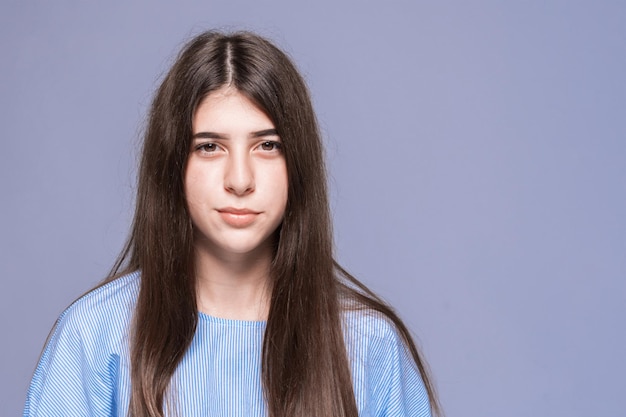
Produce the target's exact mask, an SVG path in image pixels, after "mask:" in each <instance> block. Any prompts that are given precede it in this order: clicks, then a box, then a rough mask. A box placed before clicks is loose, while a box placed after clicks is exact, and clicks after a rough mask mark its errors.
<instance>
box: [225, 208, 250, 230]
mask: <svg viewBox="0 0 626 417" xmlns="http://www.w3.org/2000/svg"><path fill="white" fill-rule="evenodd" d="M219 213H220V216H221V217H222V220H224V223H226V224H228V225H229V226H232V227H246V226H249V225H251V224H252V223H253V222H254V220H255V219H256V216H257V213H245V214H236V213H230V212H227V211H220V212H219Z"/></svg>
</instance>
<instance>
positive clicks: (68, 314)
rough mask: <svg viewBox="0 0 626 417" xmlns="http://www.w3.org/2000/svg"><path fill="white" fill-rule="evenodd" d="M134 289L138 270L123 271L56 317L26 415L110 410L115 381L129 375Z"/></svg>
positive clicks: (27, 401)
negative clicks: (123, 274) (117, 276)
mask: <svg viewBox="0 0 626 417" xmlns="http://www.w3.org/2000/svg"><path fill="white" fill-rule="evenodd" d="M138 290H139V274H138V273H133V274H129V275H125V276H122V277H120V278H117V279H115V280H113V281H111V282H109V283H107V284H104V285H102V286H100V287H98V288H96V289H94V290H92V291H90V292H88V293H87V294H85V295H84V296H82V297H80V298H79V299H78V300H76V301H75V302H74V303H72V305H70V306H69V307H68V308H67V309H66V310H65V311H64V312H63V313H62V314H61V315H60V316H59V319H58V320H57V323H56V325H55V326H54V328H53V331H52V333H51V335H50V338H49V340H48V342H47V344H46V347H45V348H44V351H43V352H42V355H41V358H40V360H39V363H38V365H37V368H36V369H35V373H34V374H33V378H32V380H31V384H30V388H29V390H28V395H27V399H26V405H25V408H24V416H50V415H113V413H112V411H111V404H113V403H114V401H115V400H114V397H115V392H116V389H115V386H116V384H117V382H116V381H120V380H121V381H125V380H127V378H128V375H127V373H128V372H127V364H128V341H129V333H130V323H131V318H132V314H133V310H134V306H135V300H136V298H137V294H138ZM122 391H123V392H122V393H121V394H122V395H124V394H123V393H124V392H125V391H124V390H122Z"/></svg>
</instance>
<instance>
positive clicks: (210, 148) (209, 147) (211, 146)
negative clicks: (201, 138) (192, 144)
mask: <svg viewBox="0 0 626 417" xmlns="http://www.w3.org/2000/svg"><path fill="white" fill-rule="evenodd" d="M217 149H218V147H217V144H216V143H212V142H208V143H203V144H201V145H198V146H197V147H196V150H198V151H200V152H203V153H212V152H215V151H216V150H217Z"/></svg>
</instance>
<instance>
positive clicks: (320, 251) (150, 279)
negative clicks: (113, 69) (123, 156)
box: [24, 32, 438, 417]
mask: <svg viewBox="0 0 626 417" xmlns="http://www.w3.org/2000/svg"><path fill="white" fill-rule="evenodd" d="M322 154H323V150H322V144H321V139H320V134H319V131H318V127H317V123H316V120H315V115H314V112H313V109H312V107H311V101H310V98H309V95H308V91H307V88H306V86H305V84H304V82H303V80H302V78H301V77H300V75H299V74H298V72H297V70H296V69H295V67H294V65H293V64H292V62H291V61H290V60H289V59H288V58H287V56H286V55H285V54H284V53H283V52H281V51H280V50H279V49H277V48H276V47H275V46H274V45H272V44H271V43H270V42H268V41H267V40H265V39H263V38H261V37H259V36H257V35H254V34H251V33H235V34H230V35H227V34H221V33H216V32H207V33H203V34H201V35H199V36H197V37H196V38H195V39H193V40H192V41H191V42H190V43H188V44H187V46H186V47H185V48H184V49H183V51H182V52H181V54H180V56H179V57H178V59H177V61H176V62H175V64H174V66H173V67H172V69H171V70H170V71H169V73H168V74H167V76H166V77H165V80H164V81H163V83H162V84H161V86H160V88H159V90H158V91H157V93H156V97H155V98H154V102H153V104H152V108H151V111H150V115H149V122H148V126H147V131H146V134H145V140H144V146H143V153H142V160H141V167H140V170H139V186H138V190H137V201H136V211H135V217H134V221H133V226H132V230H131V234H130V237H129V240H128V243H127V245H126V247H125V249H124V250H123V252H122V254H121V256H120V258H119V260H118V262H117V263H116V265H115V267H114V268H113V270H112V272H111V274H110V277H109V278H108V279H106V280H105V281H104V282H103V283H102V284H101V285H100V286H99V287H97V288H95V289H94V290H92V291H90V292H89V293H87V294H86V295H85V296H83V297H81V298H80V299H78V300H77V301H76V302H75V303H74V304H72V305H71V306H70V307H69V308H68V309H67V310H66V311H65V312H64V313H63V314H62V315H61V316H60V318H59V320H58V322H57V324H56V326H55V328H54V329H53V331H52V333H51V337H50V340H49V341H48V343H47V346H46V348H45V350H44V352H43V354H42V356H41V359H40V362H39V365H38V367H37V369H36V371H35V374H34V376H33V380H32V383H31V387H30V390H29V393H28V398H27V401H26V407H25V410H24V416H62V415H68V416H70V415H71V416H78V415H85V416H127V415H128V416H132V417H147V416H151V417H152V416H164V415H168V416H184V417H192V416H266V415H268V416H270V417H287V416H289V417H298V416H301V417H304V416H307V417H308V416H320V417H327V416H346V417H347V416H351V417H356V416H430V415H431V414H437V412H438V407H437V400H436V396H435V392H434V389H433V384H432V382H431V379H430V377H429V376H428V374H427V372H426V369H425V365H424V363H423V362H422V360H421V359H420V357H419V355H418V352H417V350H416V348H415V344H414V343H413V341H412V340H411V337H410V335H409V332H408V331H407V329H406V327H405V326H404V325H403V324H402V322H401V321H400V320H399V319H398V317H397V316H396V315H395V314H394V313H393V311H392V310H391V309H390V308H389V307H388V306H387V305H385V304H384V303H383V302H382V301H381V300H380V299H379V298H378V297H376V296H375V295H374V294H372V293H371V292H370V291H369V290H368V289H367V288H366V287H364V286H363V285H362V284H361V283H359V282H358V281H357V280H356V279H355V278H353V277H352V276H350V275H349V274H348V273H347V272H346V271H345V270H343V269H342V268H341V267H340V266H339V265H338V264H337V263H336V262H335V261H334V259H333V253H332V246H333V245H332V233H331V224H330V215H329V205H328V200H327V190H326V179H325V168H324V161H323V157H322V156H323V155H322Z"/></svg>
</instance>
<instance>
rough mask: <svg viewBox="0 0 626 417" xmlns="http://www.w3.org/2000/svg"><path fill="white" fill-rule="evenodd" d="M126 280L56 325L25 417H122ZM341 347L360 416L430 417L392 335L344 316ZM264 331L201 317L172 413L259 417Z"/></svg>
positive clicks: (372, 319)
mask: <svg viewBox="0 0 626 417" xmlns="http://www.w3.org/2000/svg"><path fill="white" fill-rule="evenodd" d="M138 283H139V274H138V273H133V274H129V275H126V276H124V277H122V278H119V279H117V280H115V281H113V282H111V283H109V284H107V285H105V286H103V287H101V288H98V289H96V290H94V291H92V292H90V293H89V294H87V295H85V296H84V297H82V298H80V299H79V300H78V301H76V302H75V303H74V304H72V305H71V306H70V307H69V308H68V309H67V310H66V311H65V312H63V314H61V316H60V317H59V320H58V322H57V324H56V326H55V329H54V332H53V334H52V336H51V338H50V340H49V342H48V344H47V346H46V348H45V350H44V353H43V355H42V357H41V360H40V362H39V365H38V366H37V369H36V370H35V373H34V376H33V379H32V382H31V385H30V389H29V391H28V397H27V399H26V406H25V409H24V416H25V417H35V416H40V417H43V416H46V417H50V416H55V417H56V416H125V415H126V412H127V408H128V403H129V393H130V376H129V357H128V346H129V333H128V332H129V323H130V322H131V317H132V312H133V306H134V302H135V300H136V297H137V293H138V288H139V286H138ZM344 329H345V330H344V332H345V339H346V345H347V348H348V353H349V357H350V360H351V368H352V376H353V383H354V391H355V395H356V399H357V404H358V407H359V415H360V416H363V417H365V416H368V417H370V416H371V417H374V416H389V417H393V416H398V417H399V416H430V409H429V405H428V397H427V394H426V390H425V388H424V385H423V382H422V379H421V378H420V376H419V373H418V372H417V370H416V366H415V365H414V363H413V362H412V361H411V359H410V357H409V356H408V354H407V353H406V351H405V349H404V347H403V345H402V342H401V341H400V339H399V336H398V335H397V334H396V332H395V330H394V327H393V326H392V325H391V324H390V323H389V322H388V321H387V320H386V319H385V318H384V317H382V316H381V315H378V314H375V313H364V312H349V313H345V326H344ZM264 330H265V322H252V321H238V320H227V319H221V318H215V317H210V316H207V315H205V314H202V313H201V314H200V317H199V321H198V328H197V331H196V335H195V337H194V339H193V342H192V343H191V346H190V348H189V350H188V351H187V353H186V354H185V356H184V358H183V360H182V362H181V363H180V365H179V367H178V369H177V371H176V373H175V375H174V379H173V381H174V382H173V384H172V388H173V391H172V394H173V395H171V397H172V398H173V401H172V404H173V405H172V406H173V407H175V410H176V412H175V413H169V415H179V416H185V417H201V416H202V417H206V416H224V417H226V416H228V417H231V416H246V417H249V416H266V415H267V408H266V405H265V401H264V399H263V393H262V387H261V360H260V359H261V346H262V339H263V332H264Z"/></svg>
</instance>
